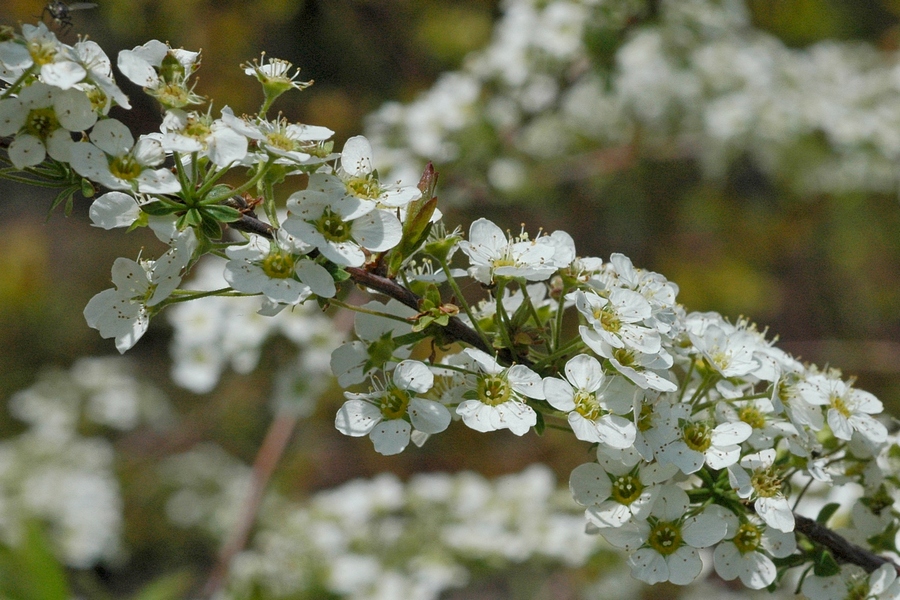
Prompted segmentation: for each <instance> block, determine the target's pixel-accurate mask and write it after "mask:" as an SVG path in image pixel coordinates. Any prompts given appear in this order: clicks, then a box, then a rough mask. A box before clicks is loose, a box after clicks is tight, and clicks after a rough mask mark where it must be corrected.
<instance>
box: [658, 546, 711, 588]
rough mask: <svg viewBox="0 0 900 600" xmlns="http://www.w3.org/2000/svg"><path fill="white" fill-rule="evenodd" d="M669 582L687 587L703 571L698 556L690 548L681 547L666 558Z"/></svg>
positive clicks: (701, 562)
mask: <svg viewBox="0 0 900 600" xmlns="http://www.w3.org/2000/svg"><path fill="white" fill-rule="evenodd" d="M666 565H667V566H668V568H669V581H671V582H672V583H674V584H675V585H687V584H689V583H691V582H692V581H694V580H695V579H697V576H698V575H700V571H702V570H703V561H702V560H700V554H699V553H698V552H697V551H696V550H695V549H693V548H691V547H690V546H682V547H681V548H679V549H678V550H676V551H675V552H674V553H672V554H670V555H669V556H668V557H666Z"/></svg>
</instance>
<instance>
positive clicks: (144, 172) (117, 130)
mask: <svg viewBox="0 0 900 600" xmlns="http://www.w3.org/2000/svg"><path fill="white" fill-rule="evenodd" d="M90 140H91V141H90V142H78V143H77V144H73V145H72V146H71V149H70V153H71V160H72V168H73V169H74V170H75V171H76V172H77V173H78V174H79V175H81V176H82V177H87V178H88V179H90V180H92V181H96V182H97V183H99V184H101V185H103V186H105V187H107V188H109V189H111V190H130V191H135V192H143V193H150V194H153V193H155V194H174V193H175V192H178V191H179V190H181V184H180V183H179V182H178V180H177V179H176V177H175V175H174V173H172V171H170V170H169V169H166V168H156V167H159V165H160V164H162V162H163V160H165V158H166V154H165V152H164V151H163V148H162V144H160V142H159V140H157V139H155V138H152V137H149V136H141V137H140V138H138V140H137V142H135V140H134V136H132V135H131V131H129V129H128V127H126V126H125V125H124V124H123V123H122V122H121V121H117V120H116V119H104V120H102V121H100V122H99V123H97V124H96V125H94V127H93V129H92V130H91V134H90Z"/></svg>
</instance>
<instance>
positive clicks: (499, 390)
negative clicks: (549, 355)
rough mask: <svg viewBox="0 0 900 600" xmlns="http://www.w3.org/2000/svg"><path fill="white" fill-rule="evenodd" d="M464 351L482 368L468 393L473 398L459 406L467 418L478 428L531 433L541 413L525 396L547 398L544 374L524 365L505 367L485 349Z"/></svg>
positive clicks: (468, 424) (465, 418) (466, 419)
mask: <svg viewBox="0 0 900 600" xmlns="http://www.w3.org/2000/svg"><path fill="white" fill-rule="evenodd" d="M463 352H464V353H465V354H466V355H468V356H469V358H471V359H472V360H473V361H474V363H475V367H476V368H477V369H478V371H479V374H478V375H477V376H476V385H475V389H474V390H471V391H470V393H467V394H466V398H469V399H467V400H465V401H463V402H462V403H460V405H459V406H458V407H457V408H456V413H457V414H458V415H460V416H461V417H462V418H463V422H464V423H465V424H466V425H467V426H469V427H471V428H472V429H474V430H475V431H482V432H484V431H496V430H498V429H509V430H510V431H511V432H513V433H514V434H516V435H525V434H526V433H528V430H529V429H531V428H532V427H534V425H535V424H536V423H537V414H536V413H535V412H534V409H532V408H531V407H530V406H528V404H526V403H525V398H536V399H543V397H544V392H543V389H542V386H541V378H540V376H539V375H538V374H537V373H535V372H534V371H532V370H531V369H529V368H528V367H526V366H524V365H513V366H512V367H509V368H508V369H507V368H504V367H502V366H501V365H500V364H499V363H498V362H497V361H496V360H494V359H493V358H491V356H489V355H488V354H486V353H485V352H482V351H481V350H477V349H474V348H466V349H465V350H463ZM471 396H474V398H471Z"/></svg>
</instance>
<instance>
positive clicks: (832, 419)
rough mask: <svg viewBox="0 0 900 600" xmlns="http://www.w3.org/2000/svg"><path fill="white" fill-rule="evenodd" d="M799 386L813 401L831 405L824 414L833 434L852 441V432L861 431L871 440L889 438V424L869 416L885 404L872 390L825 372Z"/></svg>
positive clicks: (879, 441) (801, 392) (879, 410)
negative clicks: (845, 381)
mask: <svg viewBox="0 0 900 600" xmlns="http://www.w3.org/2000/svg"><path fill="white" fill-rule="evenodd" d="M797 390H798V392H799V393H800V395H801V396H802V397H803V398H804V399H805V400H806V401H807V402H809V403H810V404H813V405H817V406H827V407H828V412H827V413H826V415H825V418H826V420H827V421H828V426H829V427H831V431H832V433H834V437H836V438H838V439H840V440H848V441H849V440H850V438H851V437H853V432H854V431H858V432H859V433H860V434H861V435H862V436H863V438H865V439H866V440H867V441H868V442H869V443H870V444H880V443H883V442H884V441H885V440H887V428H885V426H884V425H882V424H881V423H879V422H878V421H877V420H875V419H874V418H873V417H872V416H870V415H873V414H878V413H880V412H881V411H882V410H883V408H884V407H883V405H882V404H881V401H880V400H879V399H878V398H876V397H875V396H873V395H872V394H870V393H869V392H865V391H863V390H858V389H856V388H853V387H851V386H849V385H847V384H846V383H844V382H843V381H841V380H840V379H838V378H837V377H829V376H827V375H824V374H817V375H811V376H809V377H807V378H806V381H801V382H800V383H798V384H797Z"/></svg>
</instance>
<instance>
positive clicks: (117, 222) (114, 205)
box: [89, 192, 141, 229]
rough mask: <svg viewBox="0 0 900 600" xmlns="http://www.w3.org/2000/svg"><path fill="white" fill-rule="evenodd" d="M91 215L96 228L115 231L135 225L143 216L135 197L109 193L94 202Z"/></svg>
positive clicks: (120, 193)
mask: <svg viewBox="0 0 900 600" xmlns="http://www.w3.org/2000/svg"><path fill="white" fill-rule="evenodd" d="M89 214H90V217H91V221H92V222H93V223H94V227H102V228H103V229H115V228H116V227H128V226H129V225H131V224H132V223H134V222H135V221H136V220H137V218H138V217H139V216H140V214H141V208H140V207H139V206H138V203H137V201H136V200H135V199H134V197H133V196H130V195H128V194H123V193H122V192H107V193H106V194H103V195H102V196H100V197H99V198H97V199H96V200H94V202H93V203H92V204H91V208H90V212H89Z"/></svg>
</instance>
